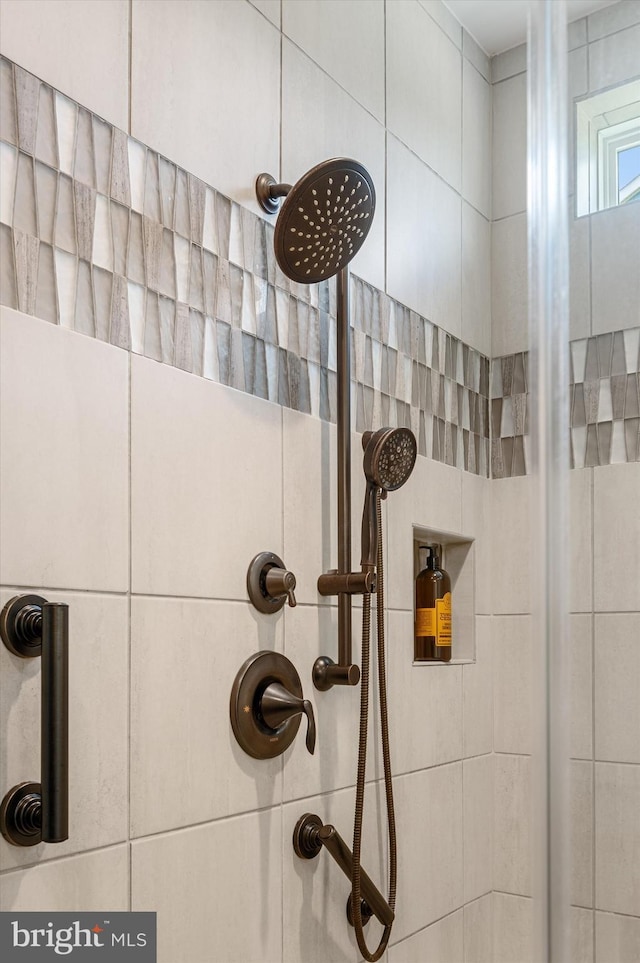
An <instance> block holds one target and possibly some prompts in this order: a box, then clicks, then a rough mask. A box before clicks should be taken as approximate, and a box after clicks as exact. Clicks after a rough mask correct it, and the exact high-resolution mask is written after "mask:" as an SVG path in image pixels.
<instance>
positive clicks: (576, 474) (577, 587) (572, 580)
mask: <svg viewBox="0 0 640 963" xmlns="http://www.w3.org/2000/svg"><path fill="white" fill-rule="evenodd" d="M568 499H569V553H570V554H569V611H570V612H591V610H592V607H593V588H592V579H593V548H592V540H593V512H592V500H593V470H592V469H590V468H585V469H583V470H581V471H572V472H569V491H568Z"/></svg>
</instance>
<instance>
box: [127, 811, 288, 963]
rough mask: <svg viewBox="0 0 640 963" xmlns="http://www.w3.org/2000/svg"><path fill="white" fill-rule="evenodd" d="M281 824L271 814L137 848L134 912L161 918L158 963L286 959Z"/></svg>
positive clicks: (133, 856)
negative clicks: (152, 912)
mask: <svg viewBox="0 0 640 963" xmlns="http://www.w3.org/2000/svg"><path fill="white" fill-rule="evenodd" d="M281 821H282V815H281V812H280V809H279V808H275V809H266V810H264V811H263V812H257V813H251V814H250V815H245V816H236V817H234V818H232V819H224V820H220V821H219V822H214V823H205V824H204V825H202V826H196V827H194V828H192V829H189V830H186V831H185V832H181V833H169V834H167V835H160V836H154V837H151V838H149V839H143V840H138V841H135V842H133V843H132V845H131V908H132V909H133V910H155V911H156V912H157V914H158V917H157V918H158V963H205V961H209V960H216V961H218V960H224V961H225V963H249V961H251V963H253V961H256V963H257V961H258V960H279V959H280V958H281V950H282V845H283V839H282V826H281ZM222 867H224V869H222ZM167 880H170V881H171V882H170V885H167ZM185 920H190V921H191V925H188V926H186V925H185ZM243 920H250V921H252V925H243Z"/></svg>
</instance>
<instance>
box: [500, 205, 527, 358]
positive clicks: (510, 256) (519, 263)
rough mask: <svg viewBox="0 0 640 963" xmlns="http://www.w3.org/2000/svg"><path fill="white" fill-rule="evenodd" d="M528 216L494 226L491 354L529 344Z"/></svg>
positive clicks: (503, 352) (524, 347)
mask: <svg viewBox="0 0 640 963" xmlns="http://www.w3.org/2000/svg"><path fill="white" fill-rule="evenodd" d="M527 297H528V275H527V217H526V214H518V215H517V216H515V217H507V218H505V219H504V220H501V221H494V222H493V224H492V225H491V308H492V316H491V355H492V357H494V358H499V357H501V356H502V355H505V354H514V353H515V352H517V351H526V350H527V349H528V347H529V328H528V306H527V305H528V301H527Z"/></svg>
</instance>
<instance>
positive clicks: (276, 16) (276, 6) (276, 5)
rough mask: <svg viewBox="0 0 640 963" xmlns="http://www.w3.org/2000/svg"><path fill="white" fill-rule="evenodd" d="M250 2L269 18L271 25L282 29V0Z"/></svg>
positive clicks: (255, 0)
mask: <svg viewBox="0 0 640 963" xmlns="http://www.w3.org/2000/svg"><path fill="white" fill-rule="evenodd" d="M250 2H251V3H252V4H253V5H254V7H256V8H257V9H258V10H259V11H260V12H261V13H263V14H264V15H265V17H268V18H269V20H270V21H271V23H273V24H274V25H275V26H276V27H278V29H280V23H281V19H282V18H281V11H280V8H281V6H282V4H281V2H280V0H250Z"/></svg>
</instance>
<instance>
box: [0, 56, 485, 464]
mask: <svg viewBox="0 0 640 963" xmlns="http://www.w3.org/2000/svg"><path fill="white" fill-rule="evenodd" d="M0 123H1V126H0V139H1V142H0V163H1V168H2V184H3V186H2V191H1V195H0V199H1V204H0V242H1V245H2V248H1V254H0V266H1V272H2V273H1V277H0V286H1V291H2V303H3V304H6V305H8V306H9V307H14V308H17V309H19V310H20V311H23V312H24V313H26V314H31V315H35V316H37V317H39V318H42V319H44V320H48V321H50V322H52V323H54V324H59V325H61V326H63V327H67V328H70V329H73V330H75V331H79V332H81V333H82V334H85V335H87V336H89V337H94V338H98V339H100V340H102V341H107V342H110V343H111V344H114V345H116V346H118V347H120V348H123V349H125V350H128V351H132V352H135V353H137V354H142V355H145V356H146V357H149V358H152V359H154V360H156V361H159V362H161V363H164V364H169V365H174V366H176V367H179V368H182V369H184V370H185V371H189V372H191V373H193V374H196V375H199V376H201V377H204V378H209V379H211V380H214V381H217V382H219V383H221V384H225V385H229V386H231V387H233V388H237V389H239V390H241V391H245V392H248V393H249V394H253V395H256V396H258V397H261V398H266V399H268V400H269V401H273V402H275V403H277V404H280V405H284V406H286V407H291V408H295V409H297V410H299V411H303V412H307V413H309V414H312V415H315V416H317V417H319V418H322V419H324V420H327V421H335V415H336V317H335V287H334V284H333V282H323V283H322V284H319V285H311V286H307V285H300V284H296V283H294V282H291V281H290V280H289V279H288V278H287V277H286V276H285V275H284V274H282V272H281V271H280V270H279V268H278V266H277V264H276V261H275V256H274V253H273V226H272V225H271V224H268V223H267V222H266V221H265V220H264V219H263V218H261V217H258V216H256V215H254V214H253V213H251V212H250V211H247V210H246V209H244V208H242V207H241V206H240V205H239V204H237V203H235V202H233V201H231V200H230V199H229V198H227V197H225V196H224V195H222V194H220V192H218V191H216V190H215V189H214V188H213V187H211V186H210V185H208V184H205V183H204V182H203V181H201V180H200V179H199V178H197V177H194V176H193V175H192V174H189V173H188V172H187V171H184V170H182V169H181V168H179V167H177V166H176V165H175V164H173V163H172V162H171V161H169V160H167V159H166V158H164V157H162V156H161V155H159V154H157V153H156V152H154V151H153V150H151V149H149V148H147V147H146V146H145V145H144V144H141V143H139V142H138V141H136V140H134V139H133V138H131V137H129V136H128V135H127V134H126V133H124V132H123V131H121V130H118V129H117V128H115V127H113V126H112V125H111V124H108V123H106V122H105V121H104V120H102V119H101V118H100V117H98V116H97V115H95V114H93V113H91V112H90V111H88V110H86V109H85V108H83V107H82V106H81V105H79V104H77V103H75V102H73V101H72V100H70V99H69V98H67V97H65V96H63V95H62V94H60V93H59V92H58V91H56V90H54V89H53V88H51V87H50V86H48V85H47V84H45V83H43V82H42V81H40V80H39V79H38V78H36V77H34V76H33V75H32V74H30V73H28V72H27V71H26V70H24V69H22V68H21V67H19V66H18V65H17V64H13V63H12V62H11V61H8V60H6V59H0ZM351 298H352V311H351V323H352V327H353V351H352V379H353V383H354V384H353V393H354V395H353V396H354V410H355V425H356V429H357V430H358V431H364V430H366V429H369V428H376V427H379V426H380V425H382V424H388V425H391V426H393V427H395V426H396V425H403V426H407V427H411V428H412V429H413V430H414V432H415V433H416V436H417V438H418V450H419V452H420V454H422V455H426V456H427V457H430V458H433V459H435V460H437V461H442V462H445V463H446V464H450V465H453V466H455V467H458V468H462V469H464V470H466V471H470V472H473V473H475V474H480V475H484V476H487V475H488V473H489V359H488V358H486V357H484V356H483V355H481V354H480V353H479V352H478V351H476V350H475V349H473V348H471V347H469V346H468V345H466V344H463V343H462V342H461V341H459V340H458V339H457V338H454V337H452V336H451V335H449V334H447V333H446V332H445V331H443V330H441V329H439V328H438V327H436V326H435V325H433V324H431V322H429V321H428V320H427V319H426V318H422V317H421V316H420V315H418V314H416V313H415V312H413V311H410V310H409V309H408V308H406V307H405V306H403V305H402V304H400V303H399V302H397V301H394V300H393V299H392V298H389V297H388V296H387V295H386V294H384V293H383V292H382V291H380V290H378V289H377V288H374V287H373V286H371V285H369V284H366V283H365V282H363V281H361V280H359V279H358V278H355V277H352V279H351Z"/></svg>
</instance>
